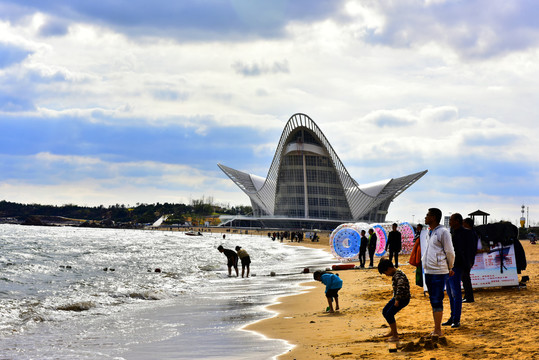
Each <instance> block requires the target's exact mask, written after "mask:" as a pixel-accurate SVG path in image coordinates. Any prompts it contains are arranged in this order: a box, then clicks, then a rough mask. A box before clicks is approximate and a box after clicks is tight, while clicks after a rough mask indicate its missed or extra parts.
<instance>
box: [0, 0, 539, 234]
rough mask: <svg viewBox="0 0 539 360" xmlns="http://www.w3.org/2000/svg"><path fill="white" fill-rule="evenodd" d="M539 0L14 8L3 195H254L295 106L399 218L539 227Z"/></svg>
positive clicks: (3, 99)
mask: <svg viewBox="0 0 539 360" xmlns="http://www.w3.org/2000/svg"><path fill="white" fill-rule="evenodd" d="M538 16H539V3H537V2H536V1H511V2H507V1H497V0H494V1H493V0H485V1H456V0H455V1H451V0H447V1H446V0H423V1H419V0H417V1H416V0H403V1H398V2H395V1H385V0H381V1H336V0H327V1H312V0H311V1H307V0H277V1H256V0H229V1H218V0H203V1H201V0H197V1H189V0H183V1H169V0H158V1H152V2H150V1H140V0H130V1H122V0H120V1H114V2H96V1H89V0H85V1H82V0H76V1H60V0H49V1H46V2H45V1H39V0H34V1H24V0H17V1H15V0H14V1H7V0H0V124H1V128H2V131H1V132H0V199H1V200H7V201H14V202H22V203H41V204H56V205H62V204H78V205H90V206H94V205H105V206H107V205H112V204H117V203H118V204H126V205H135V204H136V203H156V202H161V203H163V202H174V203H176V202H183V203H189V202H190V201H191V199H200V198H202V197H203V196H204V197H205V198H212V199H213V201H214V202H215V203H219V204H229V205H237V204H241V205H248V204H249V201H248V198H247V196H246V195H244V194H243V193H242V192H241V190H240V189H239V188H237V187H236V186H235V185H234V184H233V183H232V182H231V181H230V180H229V179H228V178H227V177H226V175H224V174H223V173H222V172H221V171H220V170H219V169H218V167H217V165H216V164H217V163H218V162H219V163H223V164H225V165H227V166H230V167H233V168H237V169H239V170H243V171H246V172H249V173H254V174H256V175H259V176H263V177H264V176H266V174H267V171H268V169H269V166H270V164H271V160H272V158H273V155H274V152H275V148H276V146H277V143H278V141H279V137H280V135H281V132H282V130H283V127H284V125H285V124H286V122H287V120H288V119H289V118H290V117H291V116H292V115H293V114H295V113H298V112H301V113H305V114H307V115H309V116H310V117H311V118H312V119H313V120H314V121H315V122H316V123H317V124H318V126H319V127H320V128H321V129H322V131H323V132H324V133H325V134H326V136H327V138H328V140H329V141H330V143H331V144H332V145H333V147H334V149H335V150H336V151H337V153H338V154H339V156H340V158H341V160H342V161H343V163H344V165H345V166H346V167H347V169H348V171H349V172H350V174H351V175H352V176H353V177H354V178H355V179H356V180H357V181H358V182H359V183H369V182H372V181H377V180H381V179H386V178H391V177H399V176H403V175H407V174H409V173H413V172H417V171H421V170H424V169H428V170H429V172H428V174H427V175H426V176H425V177H423V178H422V179H421V180H420V181H419V182H418V183H416V184H415V185H414V186H413V187H411V188H410V189H408V190H407V191H406V192H405V193H404V194H402V195H401V196H400V197H398V198H397V199H396V200H395V201H394V203H393V204H392V205H391V206H390V212H389V215H388V218H389V219H391V220H408V221H411V220H416V221H417V220H418V219H422V218H423V216H424V214H425V213H426V210H427V208H428V207H432V206H436V207H439V208H441V209H442V211H443V212H444V213H445V214H449V213H454V212H461V213H462V214H468V213H469V212H472V211H475V210H477V209H481V210H484V211H487V212H489V213H491V214H492V219H495V220H510V221H513V222H515V221H516V220H517V219H518V218H519V217H520V206H521V205H522V204H524V205H526V206H527V207H529V217H530V222H531V223H532V224H536V223H539V215H538V214H539V185H538V181H537V179H538V177H539V166H538V165H539V156H538V155H537V154H538V153H539V130H538V126H537V123H538V120H537V119H539V106H537V104H536V102H537V101H536V98H537V93H538V92H539V82H538V81H537V79H539V23H538V22H537V21H536V19H537V18H538Z"/></svg>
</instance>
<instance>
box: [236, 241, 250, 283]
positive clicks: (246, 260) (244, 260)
mask: <svg viewBox="0 0 539 360" xmlns="http://www.w3.org/2000/svg"><path fill="white" fill-rule="evenodd" d="M236 252H237V253H238V256H239V258H240V260H241V277H243V275H244V274H245V268H247V277H249V272H250V271H251V266H250V265H251V257H250V256H249V254H248V253H247V251H245V250H244V249H242V248H241V246H236Z"/></svg>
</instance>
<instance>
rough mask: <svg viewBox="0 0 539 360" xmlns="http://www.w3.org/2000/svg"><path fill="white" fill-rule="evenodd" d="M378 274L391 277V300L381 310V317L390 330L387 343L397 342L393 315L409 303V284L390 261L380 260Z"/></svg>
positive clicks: (397, 335)
mask: <svg viewBox="0 0 539 360" xmlns="http://www.w3.org/2000/svg"><path fill="white" fill-rule="evenodd" d="M378 272H379V273H380V274H384V275H387V276H391V281H392V283H393V298H392V299H391V300H389V302H388V303H387V305H386V306H384V309H383V310H382V315H384V318H385V319H386V321H387V323H388V324H389V328H390V329H391V330H390V331H389V333H388V334H386V335H385V336H387V337H389V339H388V340H387V341H399V333H398V331H397V321H396V320H395V314H397V313H398V312H399V311H401V310H402V309H403V308H404V307H406V305H408V304H409V303H410V297H411V295H410V283H409V282H408V278H407V277H406V275H405V274H404V273H403V272H402V271H400V270H397V269H396V268H395V267H394V266H393V263H392V262H391V260H388V259H382V260H380V262H379V263H378Z"/></svg>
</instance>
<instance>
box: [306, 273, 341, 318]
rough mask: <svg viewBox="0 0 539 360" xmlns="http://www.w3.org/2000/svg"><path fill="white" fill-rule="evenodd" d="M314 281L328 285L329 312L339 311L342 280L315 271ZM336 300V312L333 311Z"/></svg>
mask: <svg viewBox="0 0 539 360" xmlns="http://www.w3.org/2000/svg"><path fill="white" fill-rule="evenodd" d="M313 276H314V279H315V280H316V281H320V282H321V283H322V284H324V285H326V298H327V299H328V307H329V310H328V311H329V312H330V313H332V312H335V310H339V294H338V293H339V290H341V288H342V280H341V278H340V277H339V276H338V275H335V274H332V273H326V272H323V271H315V272H314V274H313ZM334 298H335V310H333V299H334Z"/></svg>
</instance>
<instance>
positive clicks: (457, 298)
mask: <svg viewBox="0 0 539 360" xmlns="http://www.w3.org/2000/svg"><path fill="white" fill-rule="evenodd" d="M462 222H463V220H462V215H461V214H459V213H454V214H453V215H451V217H450V218H449V226H450V227H451V240H452V242H453V249H454V250H455V263H454V264H453V268H452V269H451V271H450V272H449V277H448V278H447V280H446V283H445V288H446V291H447V297H449V305H450V306H451V316H450V317H449V319H448V320H447V321H446V322H444V323H442V325H444V326H451V327H452V328H458V327H460V316H461V314H462V291H461V287H460V282H461V279H462V278H461V276H462V273H463V271H465V270H466V271H468V273H469V272H470V269H471V266H470V258H469V256H468V249H467V248H466V247H467V246H469V244H470V243H473V242H474V240H475V237H474V236H473V233H472V231H471V230H468V229H465V228H464V227H462Z"/></svg>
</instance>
